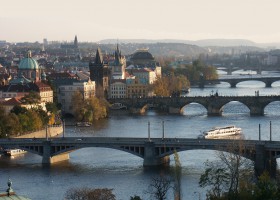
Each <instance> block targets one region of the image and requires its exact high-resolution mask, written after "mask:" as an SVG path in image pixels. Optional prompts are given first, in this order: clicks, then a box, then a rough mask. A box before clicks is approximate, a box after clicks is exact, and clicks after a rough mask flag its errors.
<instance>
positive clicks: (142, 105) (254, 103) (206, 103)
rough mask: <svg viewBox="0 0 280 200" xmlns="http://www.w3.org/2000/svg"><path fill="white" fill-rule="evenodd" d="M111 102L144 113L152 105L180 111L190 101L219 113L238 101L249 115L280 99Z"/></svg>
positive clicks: (274, 97)
mask: <svg viewBox="0 0 280 200" xmlns="http://www.w3.org/2000/svg"><path fill="white" fill-rule="evenodd" d="M108 101H109V102H110V103H111V104H114V103H121V104H123V105H125V106H126V107H127V108H128V109H130V111H131V112H132V113H144V112H145V111H146V109H147V108H148V107H149V106H150V105H152V106H153V107H155V108H157V109H159V110H162V111H166V112H169V113H182V112H183V109H182V108H183V107H184V106H186V105H188V104H190V103H198V104H201V105H202V106H203V107H205V109H206V110H207V114H208V115H221V114H222V112H223V107H224V106H225V105H226V104H227V103H229V102H232V101H238V102H240V103H242V104H244V105H245V106H247V107H248V108H249V110H250V114H251V115H264V109H265V107H266V106H267V105H268V104H269V103H271V102H274V101H280V96H279V95H271V96H214V95H212V96H196V97H153V98H124V99H108Z"/></svg>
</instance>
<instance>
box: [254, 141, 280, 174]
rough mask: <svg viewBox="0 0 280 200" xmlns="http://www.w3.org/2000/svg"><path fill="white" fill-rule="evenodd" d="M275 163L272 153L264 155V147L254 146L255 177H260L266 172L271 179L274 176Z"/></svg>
mask: <svg viewBox="0 0 280 200" xmlns="http://www.w3.org/2000/svg"><path fill="white" fill-rule="evenodd" d="M276 170H277V161H276V158H275V157H274V156H273V155H272V152H268V155H266V152H265V146H264V145H256V159H255V172H256V175H257V176H260V175H261V174H262V173H263V172H264V171H267V172H268V173H269V174H270V176H271V177H275V176H276Z"/></svg>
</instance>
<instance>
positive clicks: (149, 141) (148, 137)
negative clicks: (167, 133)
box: [148, 121, 151, 142]
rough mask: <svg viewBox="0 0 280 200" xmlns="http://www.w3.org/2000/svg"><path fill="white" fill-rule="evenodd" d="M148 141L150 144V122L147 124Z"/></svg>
mask: <svg viewBox="0 0 280 200" xmlns="http://www.w3.org/2000/svg"><path fill="white" fill-rule="evenodd" d="M148 139H149V142H151V135H150V121H149V122H148Z"/></svg>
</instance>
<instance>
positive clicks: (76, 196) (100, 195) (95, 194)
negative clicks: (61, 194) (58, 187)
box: [65, 187, 116, 200]
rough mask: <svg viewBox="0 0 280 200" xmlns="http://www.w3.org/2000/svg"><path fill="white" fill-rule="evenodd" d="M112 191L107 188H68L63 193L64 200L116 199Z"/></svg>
mask: <svg viewBox="0 0 280 200" xmlns="http://www.w3.org/2000/svg"><path fill="white" fill-rule="evenodd" d="M112 191H113V189H108V188H101V189H100V188H98V189H93V188H87V187H83V188H70V189H69V190H67V192H66V193H65V200H116V197H115V195H114V194H113V193H112Z"/></svg>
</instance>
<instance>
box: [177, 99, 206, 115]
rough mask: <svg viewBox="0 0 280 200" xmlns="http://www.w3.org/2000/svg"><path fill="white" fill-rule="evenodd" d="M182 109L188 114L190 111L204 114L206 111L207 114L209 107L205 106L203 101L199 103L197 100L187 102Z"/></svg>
mask: <svg viewBox="0 0 280 200" xmlns="http://www.w3.org/2000/svg"><path fill="white" fill-rule="evenodd" d="M181 110H182V111H183V112H182V113H184V114H186V115H188V114H189V113H195V114H197V113H199V114H203V113H206V114H207V108H206V107H205V105H203V104H201V103H197V102H190V103H187V104H185V105H184V106H183V107H182V108H181Z"/></svg>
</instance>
